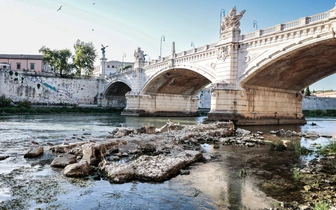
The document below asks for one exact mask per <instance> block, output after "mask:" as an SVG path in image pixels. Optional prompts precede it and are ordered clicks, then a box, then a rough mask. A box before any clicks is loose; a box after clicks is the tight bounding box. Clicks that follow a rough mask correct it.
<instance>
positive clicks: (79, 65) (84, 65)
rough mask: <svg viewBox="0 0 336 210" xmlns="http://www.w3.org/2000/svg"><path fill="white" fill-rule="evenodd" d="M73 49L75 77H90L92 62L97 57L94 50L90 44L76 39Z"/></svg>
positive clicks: (92, 67)
mask: <svg viewBox="0 0 336 210" xmlns="http://www.w3.org/2000/svg"><path fill="white" fill-rule="evenodd" d="M74 49H75V55H74V56H73V64H74V67H75V68H76V70H77V71H76V75H77V76H80V75H82V74H84V75H86V76H91V75H92V73H93V70H94V61H95V59H96V57H97V53H96V49H95V48H94V46H93V44H92V42H89V43H85V42H83V41H81V40H79V39H78V40H77V41H76V43H75V44H74Z"/></svg>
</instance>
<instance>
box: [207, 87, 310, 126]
mask: <svg viewBox="0 0 336 210" xmlns="http://www.w3.org/2000/svg"><path fill="white" fill-rule="evenodd" d="M217 120H232V121H234V122H236V124H237V125H271V124H273V125H275V124H305V123H306V120H305V118H304V115H303V114H302V94H301V93H299V92H295V91H289V90H281V89H272V88H265V87H247V88H245V89H243V88H242V89H240V90H232V89H224V88H217V89H214V90H213V91H212V95H211V111H210V112H209V113H208V121H217Z"/></svg>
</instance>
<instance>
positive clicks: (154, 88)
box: [143, 68, 211, 96]
mask: <svg viewBox="0 0 336 210" xmlns="http://www.w3.org/2000/svg"><path fill="white" fill-rule="evenodd" d="M210 83H211V81H210V80H209V79H208V78H206V77H205V76H203V75H201V74H199V73H197V72H195V71H192V70H188V69H183V68H174V69H172V70H169V71H165V72H163V73H161V74H159V75H158V76H156V77H155V78H153V79H152V80H151V81H150V82H149V83H148V84H147V85H146V87H145V88H144V89H143V93H145V94H175V95H184V96H196V95H197V94H198V93H199V92H200V91H201V90H202V89H203V88H204V87H205V86H206V85H208V84H210Z"/></svg>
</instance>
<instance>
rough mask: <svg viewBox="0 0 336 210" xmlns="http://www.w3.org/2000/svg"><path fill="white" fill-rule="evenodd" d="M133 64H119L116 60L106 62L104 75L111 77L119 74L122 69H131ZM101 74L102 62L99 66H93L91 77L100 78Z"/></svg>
mask: <svg viewBox="0 0 336 210" xmlns="http://www.w3.org/2000/svg"><path fill="white" fill-rule="evenodd" d="M133 65H134V63H133V62H121V61H116V60H111V61H106V62H105V75H112V74H115V73H118V72H121V71H122V70H121V69H124V68H125V67H127V66H131V67H129V68H128V69H126V70H130V69H133ZM102 74H103V62H102V63H101V65H99V66H95V69H94V71H93V76H100V75H102Z"/></svg>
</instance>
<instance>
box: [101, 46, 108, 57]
mask: <svg viewBox="0 0 336 210" xmlns="http://www.w3.org/2000/svg"><path fill="white" fill-rule="evenodd" d="M101 46H102V48H101V51H102V54H103V58H105V48H106V47H108V46H104V45H101Z"/></svg>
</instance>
